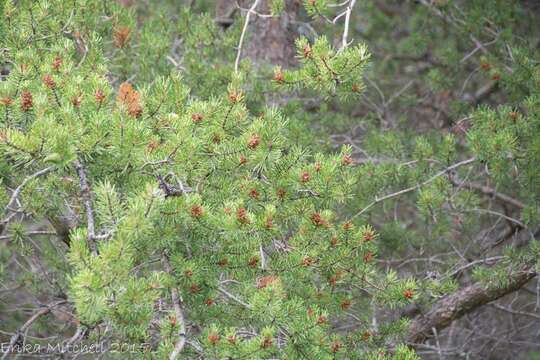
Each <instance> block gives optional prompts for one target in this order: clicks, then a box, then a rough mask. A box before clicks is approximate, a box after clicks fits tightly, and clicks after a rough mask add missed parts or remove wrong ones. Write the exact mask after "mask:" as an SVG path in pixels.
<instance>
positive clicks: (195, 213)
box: [190, 205, 204, 218]
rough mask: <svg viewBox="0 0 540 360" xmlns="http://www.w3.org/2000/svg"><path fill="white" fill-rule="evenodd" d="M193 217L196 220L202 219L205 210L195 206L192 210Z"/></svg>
mask: <svg viewBox="0 0 540 360" xmlns="http://www.w3.org/2000/svg"><path fill="white" fill-rule="evenodd" d="M190 213H191V216H193V217H194V218H200V217H201V216H203V213H204V210H203V207H202V206H201V205H193V206H192V207H191V210H190Z"/></svg>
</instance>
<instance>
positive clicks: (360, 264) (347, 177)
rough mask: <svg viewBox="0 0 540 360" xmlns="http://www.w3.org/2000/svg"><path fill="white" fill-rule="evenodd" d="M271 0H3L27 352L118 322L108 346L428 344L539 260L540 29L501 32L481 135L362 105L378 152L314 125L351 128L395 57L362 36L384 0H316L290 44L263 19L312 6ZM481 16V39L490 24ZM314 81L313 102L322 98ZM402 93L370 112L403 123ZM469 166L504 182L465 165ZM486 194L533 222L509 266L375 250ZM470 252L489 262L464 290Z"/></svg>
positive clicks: (420, 244) (15, 249)
mask: <svg viewBox="0 0 540 360" xmlns="http://www.w3.org/2000/svg"><path fill="white" fill-rule="evenodd" d="M259 3H260V1H259V0H255V1H252V2H249V3H247V4H240V5H238V6H237V9H236V10H237V11H238V12H239V13H240V15H243V16H238V17H237V20H238V21H235V20H233V21H232V22H231V23H227V26H229V25H230V26H229V27H228V28H227V29H221V28H220V26H221V25H220V24H219V23H218V24H216V22H215V21H214V19H213V18H212V17H211V16H209V15H208V14H199V13H197V11H196V9H197V8H196V6H201V7H204V6H207V5H208V4H203V5H194V4H191V8H190V6H188V5H182V6H181V8H180V9H179V8H178V7H177V5H176V4H172V3H168V2H163V4H161V3H160V6H157V7H156V8H153V9H144V7H141V6H137V5H134V4H131V2H130V1H119V2H118V3H116V2H107V1H74V2H62V1H57V0H40V1H20V2H11V1H7V2H5V3H2V6H1V7H0V9H1V10H2V13H3V19H2V21H1V22H0V24H1V28H0V29H1V30H2V31H3V33H4V34H5V36H4V37H3V39H2V40H1V42H0V46H1V48H2V49H1V51H2V52H1V56H2V57H1V58H0V63H1V64H2V65H1V66H3V67H4V68H5V73H6V75H3V78H2V80H3V81H2V82H1V83H0V110H1V112H2V114H1V118H0V154H1V155H2V156H1V159H0V168H1V169H2V171H1V175H0V183H1V185H2V186H1V188H0V210H2V211H1V212H0V239H1V241H2V242H3V245H2V247H1V248H0V257H1V258H2V260H3V262H4V263H5V265H3V266H2V267H1V268H0V270H1V271H0V279H1V280H2V283H3V284H4V283H5V284H9V285H8V286H6V289H9V288H12V289H19V288H23V289H24V296H25V299H24V300H23V302H25V303H26V302H30V301H31V300H30V299H32V298H36V299H38V301H39V304H40V305H39V307H38V308H37V309H33V310H32V312H31V314H30V316H28V314H24V313H22V312H21V313H17V315H16V316H9V315H8V316H4V315H2V316H1V317H0V318H2V321H4V320H6V324H7V325H6V326H7V327H8V329H7V331H8V332H7V335H6V336H5V337H4V333H2V335H1V336H0V339H2V344H4V343H5V344H6V346H4V345H2V351H3V353H4V356H8V355H10V354H16V353H18V352H19V353H25V352H26V353H28V354H30V353H31V350H29V349H30V348H26V347H25V345H26V344H30V343H31V344H36V345H37V346H38V348H39V349H41V351H45V350H43V349H47V356H51V358H56V357H71V356H75V355H77V353H85V354H87V355H89V356H92V354H93V353H92V351H93V350H91V346H92V345H95V344H100V346H99V347H98V349H97V350H95V352H100V353H104V354H106V356H107V357H110V358H125V357H126V356H130V357H133V358H148V359H150V358H163V359H183V358H185V359H275V358H279V359H404V360H407V359H417V358H418V354H416V352H415V348H418V346H417V345H418V344H422V343H424V342H426V341H428V340H429V339H430V338H431V337H433V336H434V337H435V338H437V331H439V330H443V329H444V328H445V327H446V326H447V325H448V324H449V323H451V322H452V321H453V320H455V319H457V318H459V317H461V316H462V315H464V314H466V313H468V312H470V311H471V310H473V309H474V308H476V307H478V306H480V305H484V304H486V303H489V302H491V301H493V300H496V299H498V298H500V297H502V296H504V295H506V294H508V293H510V292H512V291H516V290H517V289H519V288H521V287H522V286H524V285H525V284H526V283H527V282H528V281H529V280H530V279H532V278H533V277H534V276H536V273H537V271H538V258H539V255H540V246H539V243H538V242H537V241H536V240H535V239H536V237H537V236H538V230H537V227H538V200H539V196H540V195H539V194H540V185H539V183H538V173H537V170H536V169H537V168H538V165H539V159H540V147H539V146H538V145H539V144H538V141H539V140H538V139H539V138H540V137H539V136H538V134H539V130H540V129H539V126H540V125H539V121H540V97H539V95H538V94H539V91H538V90H539V88H540V70H539V67H538V62H537V61H534V60H533V59H534V56H535V54H536V55H537V54H538V52H537V51H535V50H534V49H532V48H528V47H526V46H525V45H523V46H519V44H516V46H515V47H514V48H512V47H510V46H509V45H508V44H507V43H503V44H500V45H499V44H498V46H500V50H499V51H501V53H494V54H493V55H491V54H489V53H485V54H483V55H481V56H482V57H481V58H480V65H479V66H480V69H481V71H482V74H484V76H487V77H489V78H490V81H492V82H493V84H494V85H490V88H488V89H486V90H485V91H487V92H491V91H494V90H493V89H494V88H495V87H499V86H501V87H505V88H506V87H507V88H508V90H507V92H508V94H509V95H508V97H509V99H508V100H506V101H507V102H506V103H504V102H503V103H502V104H501V105H499V106H487V105H483V104H482V105H481V106H476V105H480V101H479V99H477V98H476V97H475V98H474V99H473V100H472V103H473V105H474V106H473V107H471V108H465V107H464V106H463V105H461V107H459V106H458V105H455V108H456V109H455V110H454V111H455V112H456V113H460V112H461V113H464V112H467V111H468V115H467V124H469V125H468V126H469V127H468V128H467V129H466V131H463V132H464V133H466V135H463V134H462V133H463V132H462V133H460V132H459V131H457V132H456V131H454V132H453V133H452V132H438V133H435V134H423V135H416V134H412V132H407V131H406V130H407V129H405V130H400V129H394V130H395V131H388V132H381V131H380V128H376V127H374V126H373V125H372V124H373V123H374V121H372V119H369V115H365V119H363V120H364V121H365V124H366V125H365V126H366V128H367V130H366V133H367V134H368V135H367V136H366V146H367V147H368V148H369V151H370V152H371V153H376V154H377V156H379V157H381V158H382V159H383V161H364V159H361V158H360V159H359V158H358V156H357V146H356V144H351V145H344V144H340V146H339V149H338V150H335V149H327V147H325V146H320V147H317V146H313V145H312V144H313V142H314V140H315V139H316V138H317V137H318V135H319V133H316V131H317V130H312V128H311V127H310V126H311V125H312V124H313V122H315V121H318V122H320V123H321V124H322V125H323V127H324V128H325V129H329V128H330V129H331V128H332V127H333V126H340V122H342V123H343V124H345V125H346V126H348V125H349V124H350V123H349V122H348V121H347V120H346V119H343V118H341V119H340V117H345V116H344V115H343V113H347V112H348V111H349V110H350V106H351V104H352V103H354V102H356V101H359V100H360V99H362V98H363V96H365V95H364V90H365V89H366V88H367V86H369V84H370V82H371V81H372V80H370V74H369V73H370V72H373V73H378V72H379V71H382V65H380V64H377V63H376V62H375V61H374V60H373V56H372V55H371V54H370V48H369V47H368V46H366V44H364V43H362V42H357V43H354V44H353V43H351V42H352V34H353V33H357V32H356V30H353V29H352V26H353V22H352V20H351V17H352V16H354V14H356V12H355V11H357V10H358V9H359V7H360V6H365V7H369V6H368V5H366V4H363V5H362V4H356V1H354V0H351V1H347V2H346V3H344V4H343V5H342V6H343V9H342V10H341V11H340V12H338V13H336V14H335V10H334V6H333V5H334V4H331V3H330V2H328V1H319V0H317V1H305V2H304V4H303V6H302V7H301V8H302V9H303V11H305V14H303V15H304V16H306V17H308V18H310V19H313V21H314V22H319V23H322V24H323V25H320V28H322V29H325V27H329V29H326V31H327V33H326V35H320V34H316V35H317V36H314V35H313V34H312V33H306V34H300V35H299V36H298V37H297V39H296V40H294V41H290V44H294V46H295V48H294V49H293V52H294V53H295V55H294V58H290V57H291V56H292V55H291V53H290V52H289V51H288V50H287V49H285V50H284V51H283V54H285V55H283V56H288V57H287V58H285V59H281V60H283V61H281V60H280V59H278V60H276V59H274V58H270V61H271V62H273V63H269V62H268V58H266V57H264V56H262V57H261V56H259V55H260V51H259V50H260V49H259V50H258V51H254V50H253V46H256V44H254V42H255V41H256V39H253V38H251V39H250V38H249V37H250V30H253V32H256V31H260V29H261V28H263V29H264V28H265V26H269V27H270V28H272V29H274V28H273V26H277V25H276V24H280V25H282V23H280V22H279V19H283V18H288V19H293V16H289V15H288V12H290V11H294V10H291V9H296V10H298V9H299V8H300V6H298V5H299V4H292V2H289V1H262V3H264V4H259ZM358 3H361V2H360V1H358ZM436 3H437V4H424V5H423V6H424V7H423V8H422V9H423V10H422V11H432V12H434V14H435V15H436V16H437V17H439V18H442V19H443V20H444V21H447V22H450V25H453V24H452V21H456V20H454V17H453V15H454V14H453V11H454V10H453V8H452V7H451V5H450V4H447V3H446V2H440V3H439V2H436ZM475 3H476V2H475ZM292 5H295V6H292ZM243 6H247V7H245V8H244V7H243ZM259 6H260V7H259ZM355 6H356V7H355ZM494 8H496V7H494ZM501 8H502V5H501ZM173 10H174V11H176V13H175V15H174V16H172V17H171V16H170V13H174V11H173ZM365 10H366V13H367V11H368V9H365ZM475 10H477V9H476V8H475V5H471V6H470V8H468V11H470V16H471V18H472V15H474V14H475V13H474V11H475ZM388 11H390V10H388ZM421 15H423V16H425V14H421ZM496 15H499V16H501V19H500V20H499V21H501V23H502V24H504V21H505V20H504V18H502V15H500V14H499V13H498V12H496V13H495V14H494V15H493V14H490V15H489V16H493V17H494V18H496ZM334 16H335V18H334ZM419 16H420V15H419ZM340 19H342V20H343V22H344V23H343V25H342V27H340V28H338V27H337V26H336V25H335V24H336V22H337V21H338V20H340ZM221 20H223V19H221ZM376 20H380V19H375V20H373V21H374V23H375V21H376ZM261 21H268V23H259V22H261ZM418 21H420V20H418ZM469 21H470V25H468V26H470V27H471V31H472V34H473V35H471V36H472V37H473V38H474V39H476V37H475V36H476V35H475V33H474V31H482V32H485V31H486V30H485V28H484V27H481V26H480V25H479V28H478V29H476V28H474V26H473V23H472V20H469ZM380 22H381V23H384V21H383V20H380ZM222 23H223V22H222ZM253 24H255V25H253ZM467 24H469V23H467ZM251 26H255V28H254V29H253V28H251ZM373 26H374V27H375V24H374V25H373ZM416 26H418V25H416ZM276 29H277V30H276V31H281V30H283V29H282V27H277V28H276ZM369 30H370V31H371V29H369ZM284 31H285V30H284ZM287 31H288V30H287ZM366 33H367V32H366ZM281 35H282V34H281ZM281 35H280V36H281ZM268 36H270V37H271V36H272V34H270V35H268ZM280 36H278V37H277V38H280ZM501 36H507V37H508V38H509V39H512V34H501ZM426 38H427V37H426ZM333 39H337V40H333ZM288 40H291V39H288ZM417 40H418V39H417ZM418 41H419V40H418ZM433 41H437V39H434V40H433ZM474 41H484V40H483V39H481V40H478V39H476V40H474ZM474 41H473V42H474ZM480 45H482V43H481V44H480ZM480 45H478V46H479V49H482V47H485V46H487V45H482V46H480ZM291 46H292V45H291ZM171 47H172V48H175V49H178V48H181V54H182V57H176V56H177V53H174V52H173V54H172V55H169V52H170V49H171ZM456 48H458V46H457V45H456ZM263 50H264V49H263ZM242 51H245V52H246V53H245V54H243V53H242ZM261 51H262V50H261ZM478 51H481V50H478ZM507 53H508V54H509V55H508V56H509V57H510V60H507V59H506V56H507ZM470 56H476V55H475V54H473V55H470ZM490 56H493V58H489V59H488V57H490ZM425 59H426V61H427V62H429V61H428V60H431V62H436V61H435V60H433V59H430V58H429V57H425ZM460 60H461V59H458V60H457V61H458V62H459V61H460ZM466 60H467V59H466ZM445 61H448V64H446V63H445V64H444V66H441V69H431V70H430V71H429V73H428V74H427V75H426V77H427V78H428V79H429V81H430V83H432V84H436V86H440V87H441V88H444V86H449V85H448V84H445V83H446V82H447V81H449V80H448V79H445V78H444V77H445V72H448V74H446V76H451V74H452V71H457V70H455V67H454V68H453V67H452V61H456V60H454V59H445ZM509 61H510V62H511V65H508V62H509ZM367 82H368V83H367ZM490 84H491V83H490ZM303 96H312V97H314V98H315V99H316V100H317V102H318V103H317V104H315V105H314V107H312V108H311V109H312V110H311V111H312V112H313V109H316V110H317V111H316V112H315V114H313V113H312V112H309V111H308V112H306V111H305V110H306V109H305V108H304V107H303V105H304V104H303V102H304V101H303ZM475 96H479V97H482V96H485V94H483V93H481V94H475ZM398 97H399V95H397V96H396V98H398ZM284 99H285V100H284ZM287 100H288V101H287ZM392 101H397V100H395V98H390V99H388V100H384V104H383V105H384V107H385V108H384V109H382V110H381V111H380V112H379V109H378V107H377V106H374V107H375V108H376V109H375V115H372V116H374V117H375V118H377V117H378V120H379V121H381V122H383V121H385V116H386V115H385V111H387V110H388V108H389V107H390V105H391V102H392ZM399 101H400V102H401V101H403V102H405V101H406V100H403V99H401V98H399ZM332 106H333V107H339V108H340V109H342V110H340V111H341V112H342V113H340V114H337V113H338V111H334V110H328V108H332ZM326 110H328V111H326ZM325 111H326V113H325ZM321 113H322V115H321V117H322V118H321V119H317V116H319V115H318V114H321ZM462 125H463V124H462V123H457V124H452V126H457V127H459V129H461V127H460V126H462ZM310 132H311V134H310ZM352 145H354V146H352ZM480 169H484V170H480ZM475 170H476V172H477V173H481V172H482V171H483V172H485V173H487V175H486V176H488V178H489V180H490V181H492V182H493V183H492V184H491V185H490V186H488V185H482V184H479V183H476V182H473V181H470V180H469V178H470V173H471V172H472V171H475ZM479 178H480V176H479ZM508 193H510V194H511V195H508ZM478 194H480V195H487V196H489V197H491V199H493V200H495V201H497V202H500V203H502V204H503V207H504V209H503V210H502V211H503V212H505V213H501V212H500V211H499V209H498V208H493V207H491V205H489V206H486V205H485V204H483V203H482V201H481V199H480V198H479V196H478ZM402 196H403V197H408V198H409V200H410V201H411V202H412V205H410V207H412V208H413V209H414V210H412V209H411V208H408V206H409V205H404V204H400V203H399V199H400V197H402ZM518 199H523V200H518ZM398 207H400V209H399V211H400V212H403V213H409V214H411V216H410V219H409V220H410V222H411V224H413V225H412V226H409V227H410V229H407V228H406V227H405V226H403V227H402V226H401V225H402V224H403V223H405V220H404V219H403V215H396V213H397V212H398V210H397V209H398ZM401 207H402V208H401ZM515 210H517V212H516V211H515ZM471 211H474V213H478V214H482V215H486V216H487V215H492V216H493V215H495V216H497V217H498V218H499V219H503V220H504V221H506V222H509V223H510V224H511V225H509V226H510V229H511V230H510V231H511V234H510V235H507V237H508V238H509V237H510V236H514V239H515V240H516V242H517V243H515V246H513V247H508V248H506V249H504V251H502V252H501V253H500V254H499V255H497V257H493V259H495V260H494V261H495V264H491V263H489V262H488V261H486V262H484V261H483V258H482V256H484V255H485V254H483V253H481V252H480V251H479V254H478V257H479V259H480V260H476V259H471V260H469V264H472V265H464V266H465V267H466V268H465V267H464V269H460V268H457V269H456V268H455V267H453V266H452V260H449V261H448V262H446V263H444V262H443V263H442V264H441V266H440V271H441V272H446V273H447V274H446V275H444V276H419V275H418V274H417V273H414V272H410V273H404V272H401V271H400V269H399V268H398V267H396V268H393V267H392V266H391V261H390V262H389V263H388V265H387V266H381V264H384V261H385V260H384V257H386V256H389V254H391V253H392V252H393V251H403V253H406V252H405V250H404V249H401V248H400V244H397V245H396V244H395V242H396V241H399V239H400V237H403V238H404V239H405V238H412V237H416V239H415V240H416V242H414V244H415V246H417V248H418V249H415V251H416V250H417V251H418V252H419V253H422V252H423V251H426V252H429V251H433V252H435V251H437V250H438V247H443V245H441V244H439V242H438V241H432V243H428V241H429V239H443V238H445V237H449V236H451V233H452V231H455V227H453V222H454V223H458V224H457V225H456V227H459V228H460V229H467V230H468V231H470V230H472V231H474V230H475V229H478V228H480V227H481V226H482V225H485V223H484V222H483V220H481V219H478V218H476V217H475V216H470V215H471ZM515 213H517V215H515ZM377 214H378V216H376V215H377ZM389 214H390V215H389ZM391 216H393V219H392V218H390V219H389V217H391ZM380 221H383V222H384V223H383V224H380ZM496 226H497V224H495V225H493V228H494V229H495V227H496ZM463 231H464V232H465V230H463ZM486 236H487V235H486ZM501 239H502V240H497V241H502V242H504V241H505V240H506V238H504V236H503V237H501ZM450 240H451V239H450ZM441 243H442V241H441ZM423 248H427V250H424V249H423ZM458 253H459V252H458ZM383 256H384V257H383ZM484 257H485V256H484ZM483 264H486V265H491V266H482V265H483ZM476 265H478V266H476ZM468 267H471V268H474V269H475V270H474V273H473V276H472V278H473V283H471V284H468V285H466V286H463V287H462V288H460V284H459V282H458V281H457V279H456V274H458V273H461V272H462V271H464V270H465V269H468ZM14 269H17V270H14ZM21 270H22V271H21ZM454 272H456V273H455V274H454ZM14 291H15V290H14ZM12 302H13V301H12ZM21 304H22V302H21ZM413 307H422V308H424V309H423V311H421V313H420V315H418V316H416V315H415V314H413V315H410V314H407V312H408V310H410V309H411V308H413ZM0 310H1V311H2V312H3V311H4V310H6V311H8V310H7V309H5V308H4V307H3V305H0ZM413 310H414V309H413ZM396 314H397V315H396ZM8 319H9V321H8ZM30 328H33V329H38V330H41V331H42V332H44V333H45V334H47V336H50V335H51V334H54V335H55V336H57V338H58V339H60V340H58V341H56V340H55V341H54V342H51V341H50V340H49V339H46V340H42V339H39V338H34V337H31V336H28V332H29V331H30ZM38 330H36V331H38ZM4 340H5V341H4ZM437 341H438V338H437ZM55 344H57V345H55ZM51 345H52V349H51ZM40 346H41V347H40ZM32 349H34V348H32ZM95 352H94V353H95Z"/></svg>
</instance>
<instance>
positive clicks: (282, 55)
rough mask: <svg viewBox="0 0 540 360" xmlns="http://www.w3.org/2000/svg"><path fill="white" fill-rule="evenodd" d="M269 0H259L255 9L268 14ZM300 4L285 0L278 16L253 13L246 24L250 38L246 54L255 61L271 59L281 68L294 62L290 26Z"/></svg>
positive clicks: (291, 27) (293, 32) (294, 53)
mask: <svg viewBox="0 0 540 360" xmlns="http://www.w3.org/2000/svg"><path fill="white" fill-rule="evenodd" d="M269 3H270V0H262V1H261V5H260V6H259V8H258V9H257V12H259V13H263V14H268V13H269V12H270V7H269ZM299 7H300V4H299V1H297V0H286V1H285V10H284V11H283V13H282V14H281V16H279V17H275V18H261V17H256V18H254V19H253V22H252V24H251V26H250V28H249V34H250V37H249V41H248V43H247V44H246V50H245V55H246V56H247V57H249V58H250V59H252V60H253V61H254V62H255V63H261V62H265V63H270V64H274V65H280V66H282V67H284V68H287V67H291V66H294V64H295V63H296V59H295V55H296V48H295V45H294V39H295V38H296V37H297V34H295V31H294V28H293V22H294V21H295V20H296V15H297V13H298V10H299Z"/></svg>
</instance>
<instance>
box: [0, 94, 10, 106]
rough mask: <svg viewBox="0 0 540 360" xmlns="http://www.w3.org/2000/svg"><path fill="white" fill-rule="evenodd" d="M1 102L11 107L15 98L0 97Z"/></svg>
mask: <svg viewBox="0 0 540 360" xmlns="http://www.w3.org/2000/svg"><path fill="white" fill-rule="evenodd" d="M0 104H2V105H4V106H6V107H9V106H11V105H12V104H13V100H12V99H11V98H10V97H7V96H6V97H3V98H1V99H0Z"/></svg>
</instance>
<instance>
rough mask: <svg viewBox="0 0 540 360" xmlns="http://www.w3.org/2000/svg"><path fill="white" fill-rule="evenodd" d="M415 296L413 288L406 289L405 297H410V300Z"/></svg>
mask: <svg viewBox="0 0 540 360" xmlns="http://www.w3.org/2000/svg"><path fill="white" fill-rule="evenodd" d="M413 296H414V291H412V290H411V289H407V290H405V291H404V292H403V297H404V298H405V299H409V300H410V299H412V298H413Z"/></svg>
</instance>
